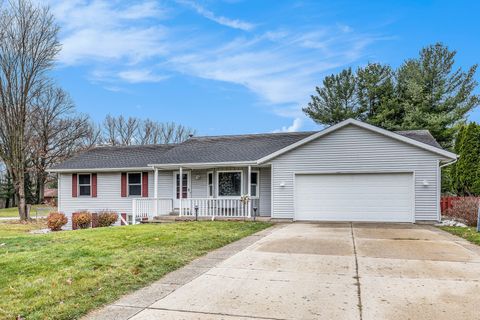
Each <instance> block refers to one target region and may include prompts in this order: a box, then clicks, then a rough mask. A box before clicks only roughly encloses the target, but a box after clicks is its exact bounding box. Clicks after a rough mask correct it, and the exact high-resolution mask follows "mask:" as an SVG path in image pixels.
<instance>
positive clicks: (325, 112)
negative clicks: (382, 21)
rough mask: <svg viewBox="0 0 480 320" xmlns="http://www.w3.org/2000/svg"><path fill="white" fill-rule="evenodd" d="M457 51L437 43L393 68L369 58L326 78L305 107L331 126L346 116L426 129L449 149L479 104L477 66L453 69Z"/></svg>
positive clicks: (388, 126) (394, 127) (393, 127)
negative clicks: (362, 65)
mask: <svg viewBox="0 0 480 320" xmlns="http://www.w3.org/2000/svg"><path fill="white" fill-rule="evenodd" d="M455 55H456V51H451V50H449V49H448V47H446V46H444V45H442V44H440V43H437V44H435V45H431V46H427V47H425V48H423V49H422V50H421V51H420V54H419V57H418V58H416V59H409V60H406V61H405V62H404V63H403V64H402V65H401V66H400V68H398V69H397V70H393V69H392V68H391V67H390V66H388V65H381V64H378V63H370V64H368V65H367V66H366V67H364V68H359V69H358V70H357V72H356V73H355V74H353V73H352V70H351V68H349V69H345V70H343V71H341V72H340V73H339V74H337V75H330V76H328V77H326V78H325V79H324V80H323V87H321V88H319V87H317V88H316V92H317V95H313V96H312V97H311V102H310V103H309V104H308V107H306V108H304V109H303V111H304V112H305V113H306V114H307V115H308V116H309V117H310V118H312V119H313V120H314V121H315V122H317V123H319V124H322V125H332V124H335V123H338V122H340V121H343V120H345V119H347V118H355V119H358V120H362V121H366V122H369V123H371V124H373V125H376V126H380V127H383V128H385V129H388V130H414V129H427V130H429V131H430V132H431V133H432V135H433V136H434V137H435V138H436V139H437V141H438V142H439V143H440V144H441V145H442V146H443V147H444V148H447V149H450V148H452V146H453V142H454V139H455V136H456V133H457V131H458V128H459V127H460V126H461V125H463V124H464V123H465V122H466V116H467V114H468V112H470V111H471V110H472V109H474V108H475V107H477V106H478V105H479V103H480V96H479V95H477V94H475V93H474V92H475V89H476V87H477V81H476V80H475V72H476V69H477V65H473V66H472V67H470V68H468V70H467V71H463V70H462V69H461V68H455V67H454V65H455Z"/></svg>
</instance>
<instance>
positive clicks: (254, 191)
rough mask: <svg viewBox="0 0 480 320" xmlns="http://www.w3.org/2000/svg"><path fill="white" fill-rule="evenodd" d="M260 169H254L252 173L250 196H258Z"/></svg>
mask: <svg viewBox="0 0 480 320" xmlns="http://www.w3.org/2000/svg"><path fill="white" fill-rule="evenodd" d="M258 191H259V190H258V171H252V172H251V175H250V196H252V197H258V193H259V192H258Z"/></svg>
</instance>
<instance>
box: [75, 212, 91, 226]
mask: <svg viewBox="0 0 480 320" xmlns="http://www.w3.org/2000/svg"><path fill="white" fill-rule="evenodd" d="M73 223H74V224H75V225H76V226H77V227H78V228H79V229H87V228H90V226H91V225H92V214H91V213H90V212H88V211H80V212H75V213H74V214H73Z"/></svg>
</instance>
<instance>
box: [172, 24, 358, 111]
mask: <svg viewBox="0 0 480 320" xmlns="http://www.w3.org/2000/svg"><path fill="white" fill-rule="evenodd" d="M357 37H358V36H357V35H355V36H353V37H344V36H341V37H336V36H335V34H334V33H333V32H318V31H315V32H311V33H309V32H299V33H291V32H290V33H288V32H277V33H271V32H269V33H266V34H263V35H261V36H257V37H254V38H253V39H246V38H238V39H235V40H233V41H231V42H229V43H227V44H223V45H221V46H218V47H216V48H215V47H213V49H210V50H208V49H205V50H198V51H194V52H192V53H189V54H183V55H182V54H179V55H176V56H175V57H172V58H170V59H169V60H168V61H169V64H170V65H171V67H172V68H174V69H176V70H179V71H181V72H184V73H187V74H190V75H194V76H197V77H201V78H205V79H212V80H218V81H226V82H230V83H236V84H239V85H242V86H245V87H247V88H248V89H250V90H251V91H253V92H255V93H256V94H257V95H258V96H259V97H260V98H261V99H262V100H263V101H264V102H265V103H268V104H272V105H282V104H288V105H289V106H291V105H292V104H296V105H297V106H299V105H301V104H304V103H305V102H306V101H307V100H308V99H309V96H310V94H311V93H312V92H313V90H314V87H315V85H318V84H319V83H318V82H319V81H320V79H321V78H322V75H323V74H324V73H326V72H328V71H330V70H332V69H334V68H337V67H340V66H343V65H346V64H348V63H351V62H353V61H355V59H357V58H358V56H359V55H360V54H361V52H362V50H361V48H363V46H362V43H363V41H364V40H363V38H361V37H360V38H359V39H357ZM307 40H308V42H306V41H307ZM313 44H315V46H314V45H313ZM297 108H299V107H297Z"/></svg>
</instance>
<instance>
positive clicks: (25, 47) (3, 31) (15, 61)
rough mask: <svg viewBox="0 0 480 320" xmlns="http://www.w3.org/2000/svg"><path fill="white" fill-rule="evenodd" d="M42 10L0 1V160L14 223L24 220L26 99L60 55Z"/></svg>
mask: <svg viewBox="0 0 480 320" xmlns="http://www.w3.org/2000/svg"><path fill="white" fill-rule="evenodd" d="M58 30H59V29H58V26H57V25H56V24H55V22H54V18H53V15H52V14H51V13H50V11H49V9H48V7H43V6H39V5H33V4H32V3H31V2H30V1H28V0H11V1H8V2H6V3H5V4H2V3H1V2H0V158H1V159H2V160H3V161H4V162H5V165H6V166H7V169H8V171H9V172H10V173H11V175H12V178H13V182H14V187H15V193H16V196H17V198H18V211H19V215H20V219H22V220H26V219H28V212H27V210H26V200H25V172H26V160H27V159H26V157H27V152H28V139H29V132H28V131H29V126H28V122H29V120H30V119H29V116H30V115H31V113H30V111H31V110H30V108H31V107H30V106H31V101H32V98H33V97H35V96H36V95H37V94H38V91H39V90H40V89H41V88H42V87H43V83H44V82H45V73H46V72H47V71H48V70H49V69H51V68H52V66H53V63H54V58H55V56H56V55H57V54H58V52H59V51H60V44H59V42H58V39H57V35H58Z"/></svg>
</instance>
